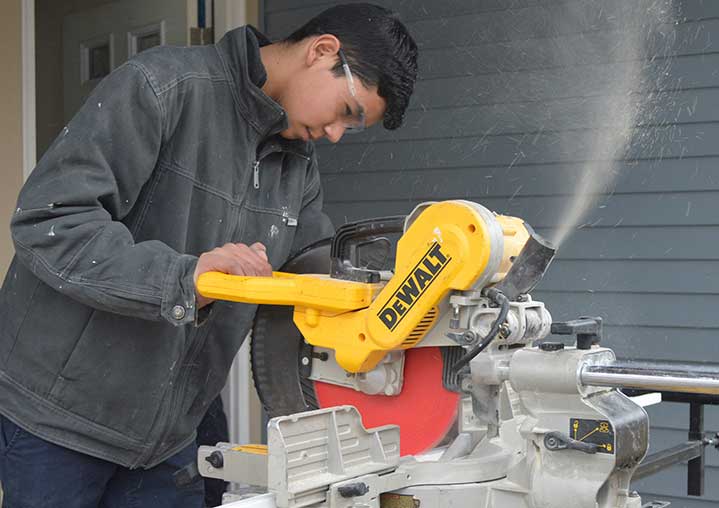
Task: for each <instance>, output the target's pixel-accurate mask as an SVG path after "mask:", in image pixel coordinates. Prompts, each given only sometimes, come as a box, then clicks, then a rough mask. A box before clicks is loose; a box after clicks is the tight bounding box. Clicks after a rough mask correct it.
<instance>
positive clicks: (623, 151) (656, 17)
mask: <svg viewBox="0 0 719 508" xmlns="http://www.w3.org/2000/svg"><path fill="white" fill-rule="evenodd" d="M601 4H603V5H601ZM576 5H577V6H576V7H575V6H574V5H573V4H572V3H569V4H567V16H566V20H567V21H566V22H567V23H569V22H572V20H575V19H576V18H577V17H578V16H587V15H595V16H597V18H598V19H600V20H601V21H603V22H608V23H609V24H616V26H617V27H619V30H617V31H616V34H617V36H616V38H610V39H605V38H597V39H595V41H597V42H595V44H594V45H593V46H590V47H589V49H587V47H586V46H584V51H586V52H587V59H588V60H589V59H592V58H596V56H597V55H605V57H606V58H607V59H608V60H609V61H612V62H615V64H613V65H612V66H611V68H612V70H613V72H616V74H614V73H613V74H612V78H613V79H607V76H606V75H602V73H604V72H606V69H607V68H606V67H605V66H591V65H588V66H587V67H586V70H587V72H586V73H585V74H584V75H583V76H582V81H583V82H585V83H587V88H591V89H592V90H593V93H594V94H596V95H598V96H602V97H606V100H603V101H600V102H596V101H594V102H589V101H588V102H587V110H586V111H585V112H584V115H585V118H586V120H587V124H589V125H591V126H598V127H599V128H592V129H588V130H587V131H586V136H585V139H582V140H580V142H577V138H576V137H572V143H571V146H569V145H566V146H563V147H562V149H563V151H564V152H565V153H571V152H572V151H576V150H583V151H584V152H585V153H581V154H577V153H574V156H579V157H577V158H581V160H584V161H587V162H585V163H583V164H580V166H579V168H578V172H579V174H578V175H577V180H576V181H577V184H576V188H575V190H574V192H573V194H572V196H571V198H570V200H569V202H568V204H567V205H566V206H565V207H564V212H563V213H562V214H561V215H560V217H561V223H560V225H559V227H558V228H557V229H556V230H555V233H554V235H553V237H552V241H553V243H554V244H555V245H556V246H557V247H558V246H559V245H561V244H562V243H563V242H564V241H565V240H566V239H567V238H568V237H569V236H570V235H571V233H573V232H574V231H575V230H576V229H577V227H582V226H583V225H582V224H581V223H582V221H583V220H584V219H585V217H586V216H587V214H588V212H589V211H590V210H593V209H594V208H595V207H596V205H597V204H598V202H599V200H600V199H601V198H602V196H603V195H606V193H611V192H612V185H613V183H614V181H615V179H616V176H617V175H618V173H619V169H618V164H617V162H618V161H620V160H622V159H625V158H627V157H631V155H629V154H628V152H629V151H630V150H631V149H632V147H633V146H642V147H643V150H642V151H645V152H646V151H648V150H649V149H650V148H651V146H656V145H657V144H661V143H664V142H665V141H666V140H664V139H659V138H658V137H657V132H661V131H657V130H656V129H655V130H652V129H641V128H637V126H641V125H651V124H652V123H653V122H654V118H655V117H656V116H657V114H658V113H659V111H660V108H667V107H671V100H667V97H668V96H670V95H671V94H669V95H668V94H667V93H665V92H666V90H667V89H668V88H669V87H670V83H669V80H670V76H671V73H670V68H671V65H672V59H671V57H670V55H671V52H672V50H673V48H674V46H675V42H676V40H675V39H676V35H675V25H676V23H677V21H676V20H677V19H678V16H679V12H678V9H677V7H676V6H675V5H674V2H673V0H630V1H622V2H606V3H605V2H598V3H597V4H594V5H595V7H593V8H596V9H598V11H597V12H594V13H587V12H586V9H587V4H586V3H580V4H576ZM572 9H585V12H581V13H579V12H572ZM560 23H562V20H560ZM562 50H563V51H566V48H562ZM576 56H577V55H574V58H576ZM561 142H562V143H566V141H561Z"/></svg>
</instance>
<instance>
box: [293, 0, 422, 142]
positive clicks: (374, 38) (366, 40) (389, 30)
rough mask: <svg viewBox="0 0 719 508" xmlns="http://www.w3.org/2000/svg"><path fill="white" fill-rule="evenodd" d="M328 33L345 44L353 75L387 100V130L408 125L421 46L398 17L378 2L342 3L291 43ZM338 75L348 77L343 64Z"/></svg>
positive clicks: (310, 23)
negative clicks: (405, 118) (406, 113)
mask: <svg viewBox="0 0 719 508" xmlns="http://www.w3.org/2000/svg"><path fill="white" fill-rule="evenodd" d="M322 34H332V35H334V36H335V37H337V38H338V39H339V40H340V44H341V45H342V51H344V53H345V56H346V57H347V60H348V63H349V66H350V69H351V70H352V73H353V74H356V75H357V77H358V78H359V79H360V81H362V83H363V84H364V85H365V86H368V87H369V86H375V85H376V86H377V93H378V94H379V96H380V97H382V98H384V99H385V101H387V109H386V111H385V113H384V121H383V125H384V127H385V129H396V128H398V127H399V126H400V125H402V121H403V120H404V114H405V111H406V110H407V105H408V104H409V97H410V95H412V91H413V90H414V82H415V80H416V79H417V44H415V42H414V39H412V36H411V35H410V34H409V32H408V31H407V27H405V26H404V25H403V24H402V22H401V21H400V20H399V19H398V17H397V14H396V13H394V12H393V11H390V10H389V9H385V8H384V7H379V6H377V5H372V4H364V3H355V4H346V5H338V6H336V7H331V8H329V9H327V10H326V11H323V12H322V13H320V14H319V15H317V16H316V17H314V18H312V19H311V20H310V21H308V22H307V23H306V24H305V25H304V26H302V27H301V28H299V29H298V30H296V31H295V32H294V33H292V34H291V35H290V36H289V37H287V38H286V39H285V42H288V43H295V42H299V41H301V40H303V39H305V38H307V37H311V36H313V35H322ZM333 71H334V73H335V74H336V75H337V76H344V71H343V70H342V63H341V62H340V61H339V60H338V61H337V65H336V66H335V67H334V69H333Z"/></svg>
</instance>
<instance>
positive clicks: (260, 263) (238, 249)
mask: <svg viewBox="0 0 719 508" xmlns="http://www.w3.org/2000/svg"><path fill="white" fill-rule="evenodd" d="M205 272H222V273H228V274H230V275H247V276H255V277H271V276H272V266H270V264H269V262H268V261H267V249H266V248H265V246H264V245H262V244H261V243H253V244H252V245H250V246H249V247H248V246H247V245H245V244H244V243H226V244H225V245H223V246H222V247H217V248H215V249H212V250H211V251H209V252H205V253H204V254H201V255H200V258H199V259H198V260H197V266H196V267H195V275H194V277H195V285H197V278H198V277H199V276H200V275H202V274H203V273H205ZM195 295H196V296H197V308H198V309H201V308H202V307H204V306H205V305H207V304H208V303H210V302H212V299H210V298H205V297H204V296H202V295H201V294H200V293H198V292H197V289H195Z"/></svg>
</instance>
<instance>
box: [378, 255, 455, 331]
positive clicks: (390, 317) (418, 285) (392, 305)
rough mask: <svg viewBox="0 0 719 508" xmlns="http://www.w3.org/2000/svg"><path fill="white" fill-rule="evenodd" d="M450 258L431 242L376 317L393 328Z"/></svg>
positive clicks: (390, 328) (389, 327)
mask: <svg viewBox="0 0 719 508" xmlns="http://www.w3.org/2000/svg"><path fill="white" fill-rule="evenodd" d="M451 260H452V258H451V257H449V256H447V255H446V254H445V253H444V252H442V246H441V245H440V244H438V243H433V244H432V246H431V247H430V248H429V250H428V251H427V252H426V253H425V254H424V256H422V259H420V260H419V262H418V263H417V264H416V265H414V268H412V270H410V272H409V275H407V277H406V278H405V279H404V281H402V284H400V286H399V289H397V291H395V292H394V294H393V295H392V297H391V298H390V299H389V300H388V301H387V303H386V304H385V305H384V306H383V307H382V310H380V311H379V313H378V314H377V317H379V318H380V320H381V321H382V322H383V323H384V325H385V326H386V327H387V328H388V329H389V330H390V331H392V330H394V329H395V328H396V326H397V325H398V324H399V323H401V322H402V319H404V317H405V316H406V315H407V312H409V310H410V309H411V308H412V307H413V306H414V304H415V303H416V302H417V300H419V297H420V296H422V294H424V292H425V291H426V290H427V288H428V287H429V286H431V285H432V283H433V282H434V281H435V280H436V279H437V277H438V276H439V274H440V273H442V270H444V268H445V267H446V266H447V265H448V264H449V262H450V261H451Z"/></svg>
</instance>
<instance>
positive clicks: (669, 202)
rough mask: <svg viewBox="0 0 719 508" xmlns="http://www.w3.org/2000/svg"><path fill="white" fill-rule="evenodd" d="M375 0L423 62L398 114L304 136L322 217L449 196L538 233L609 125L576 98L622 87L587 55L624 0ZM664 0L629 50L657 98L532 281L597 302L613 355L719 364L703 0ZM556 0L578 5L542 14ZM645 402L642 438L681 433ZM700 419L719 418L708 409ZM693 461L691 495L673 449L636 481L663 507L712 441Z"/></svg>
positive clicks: (549, 298)
mask: <svg viewBox="0 0 719 508" xmlns="http://www.w3.org/2000/svg"><path fill="white" fill-rule="evenodd" d="M375 1H376V3H379V4H382V5H386V6H388V7H390V8H393V9H395V10H397V11H399V12H400V14H401V16H402V19H403V20H404V21H405V22H406V23H407V24H408V26H409V28H410V30H411V31H412V33H413V34H414V36H415V38H416V40H417V42H418V44H419V45H420V47H421V64H420V74H421V76H420V80H419V82H418V84H417V87H416V93H415V96H414V98H413V102H412V106H411V111H410V112H409V114H408V117H407V123H406V126H405V127H404V128H403V129H401V130H399V131H397V132H394V133H392V132H387V131H383V130H382V129H380V128H379V127H377V128H375V129H372V130H370V131H369V132H367V133H364V134H362V135H358V136H348V137H346V138H345V139H343V140H342V142H341V143H340V144H338V145H336V146H331V145H329V144H321V145H320V146H319V156H320V166H321V171H322V174H323V180H324V188H325V196H326V210H327V212H328V213H329V214H330V216H331V217H332V219H333V220H334V222H335V224H341V223H343V222H345V221H351V220H355V219H359V218H364V217H369V216H380V215H392V214H401V213H407V212H409V211H410V210H411V209H412V208H413V206H414V205H416V204H417V203H419V202H421V201H425V200H441V199H450V198H463V199H471V200H475V201H477V202H479V203H482V204H484V205H485V206H487V207H488V208H490V209H493V210H495V211H498V212H502V213H507V214H510V215H516V216H519V217H523V218H524V219H526V220H527V221H528V222H529V223H530V224H532V225H533V226H535V228H536V229H538V230H539V231H540V232H541V233H543V234H545V235H547V236H550V237H551V235H552V233H553V231H554V230H555V229H556V228H557V226H558V224H559V222H560V220H561V218H562V217H563V214H564V213H565V207H566V205H567V203H568V202H569V200H570V199H571V196H572V195H573V194H574V192H575V189H576V185H577V181H578V180H579V178H580V167H581V166H583V165H584V164H586V158H587V153H588V152H589V150H588V143H589V141H588V140H591V139H592V136H591V135H589V136H588V135H587V132H590V134H591V133H593V132H596V135H597V136H601V135H602V133H603V132H604V130H605V129H611V128H612V127H613V126H612V125H606V124H597V122H596V121H595V119H594V118H592V117H591V116H588V115H587V111H592V110H593V109H594V108H593V106H594V105H597V107H599V108H601V107H602V104H605V103H606V101H608V100H613V99H612V97H609V96H607V95H606V93H607V90H610V91H611V94H621V93H622V91H621V90H613V89H612V84H613V83H614V82H617V81H620V80H619V78H618V77H619V76H620V75H621V72H622V71H623V69H624V66H626V65H633V64H632V63H627V62H623V61H621V58H607V57H606V54H603V53H602V52H598V53H596V54H592V48H593V47H597V46H600V47H601V45H602V44H606V43H607V41H611V40H612V38H613V37H618V36H619V35H620V34H621V31H622V30H623V29H626V27H622V26H621V22H620V21H618V20H617V19H616V18H613V17H612V16H607V15H605V14H603V13H602V10H605V11H607V12H611V10H612V6H616V4H617V2H621V1H627V0H588V1H587V0H569V1H559V0H475V1H473V0H445V1H429V0H426V1H421V0H398V1H390V0H375ZM631 1H645V0H631ZM335 3H337V2H327V1H321V0H303V1H299V0H266V1H265V5H264V18H263V21H264V25H265V29H266V31H267V32H268V34H269V35H270V36H271V37H272V38H275V39H276V38H280V37H283V36H285V35H287V34H289V33H290V32H291V31H292V30H293V29H294V28H296V27H298V26H299V25H300V24H301V23H303V22H304V21H306V20H307V19H309V18H310V17H311V16H312V15H314V14H316V13H317V12H319V11H321V10H322V9H324V8H326V7H328V6H330V5H333V4H335ZM677 3H678V4H679V6H680V8H681V13H682V15H681V18H680V22H679V23H678V24H677V25H676V26H672V27H668V28H669V29H670V30H672V31H675V33H676V41H675V42H674V43H672V44H671V45H669V46H667V47H664V46H662V47H656V48H653V49H651V50H650V51H649V52H648V54H646V55H644V59H643V63H644V64H645V65H646V66H647V68H648V71H649V72H650V73H654V74H655V75H656V76H657V77H659V76H662V77H663V80H662V83H664V84H665V85H666V84H669V86H670V87H671V90H664V91H660V92H659V93H657V92H658V91H657V90H654V93H653V95H652V100H653V101H654V103H655V104H657V105H658V108H657V109H656V111H655V114H654V115H653V117H652V118H651V121H648V122H646V123H644V124H642V125H640V126H638V127H637V128H636V130H635V139H636V142H635V143H634V144H633V146H632V148H631V149H630V151H629V154H628V156H627V157H626V159H625V160H623V161H622V162H621V163H620V164H619V165H618V169H619V174H618V177H617V179H616V182H615V184H614V186H613V188H612V189H611V191H610V192H608V193H605V195H603V196H602V197H601V199H599V201H598V202H597V203H596V204H595V205H594V206H592V208H591V210H590V212H589V214H588V216H587V217H585V218H584V220H583V223H584V224H585V225H584V226H583V227H582V228H581V229H579V230H578V231H577V232H576V233H574V234H573V235H572V236H571V237H570V238H569V239H568V240H567V241H566V242H565V243H564V244H563V245H562V247H561V250H560V253H559V256H558V259H557V260H556V261H555V263H554V264H553V265H552V267H551V269H550V272H549V273H548V275H547V277H546V278H545V280H544V281H543V282H542V284H541V286H540V288H539V290H538V291H536V293H535V298H536V299H541V300H543V301H545V302H546V303H547V305H548V307H549V309H550V311H551V312H552V314H553V316H554V317H555V319H557V320H561V319H571V318H574V317H577V316H580V315H600V316H602V317H603V318H604V319H605V323H606V338H605V343H606V344H607V345H608V346H610V347H612V348H614V349H615V351H616V352H617V354H618V355H619V356H620V357H624V358H634V359H658V360H683V361H689V362H705V361H711V362H717V363H719V333H718V332H719V318H718V316H719V312H717V310H716V309H717V308H719V289H718V288H719V2H717V1H714V0H705V1H701V0H681V1H679V2H677ZM567 9H571V10H573V12H575V14H576V12H577V9H579V10H580V11H581V10H582V9H585V10H586V16H577V17H576V19H574V20H573V22H572V23H557V22H556V20H557V19H560V18H562V17H563V16H565V12H566V11H567ZM669 62H671V66H670V67H669V70H668V75H664V73H665V72H667V70H666V69H667V64H668V63H669ZM587 76H592V79H587ZM590 165H591V164H590ZM596 165H597V167H598V168H600V164H599V163H596ZM649 413H650V418H651V421H652V433H651V439H652V450H651V451H656V450H658V449H662V448H665V447H668V446H670V445H673V444H675V443H678V442H681V441H683V440H685V439H686V429H687V426H688V408H687V407H686V406H685V405H681V404H668V403H667V404H661V405H659V406H655V407H652V408H650V409H649ZM706 422H707V427H708V429H707V430H709V431H716V430H719V411H718V410H717V408H707V409H706ZM707 464H708V468H707V476H706V480H707V488H706V495H705V497H703V498H701V499H697V498H688V497H686V496H685V495H684V494H685V492H686V466H684V465H679V466H675V467H674V468H672V469H670V470H667V471H665V472H662V473H660V474H657V475H655V476H653V477H650V478H647V479H645V480H642V481H641V482H637V484H636V486H635V488H637V489H638V490H640V491H641V492H642V493H643V495H644V496H645V499H646V500H651V499H655V498H661V499H666V500H670V501H673V503H674V504H673V506H677V507H691V508H695V507H702V508H705V507H710V506H715V505H716V503H717V502H719V482H717V481H716V480H717V479H719V453H716V452H715V451H713V450H711V449H710V450H708V455H707Z"/></svg>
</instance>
